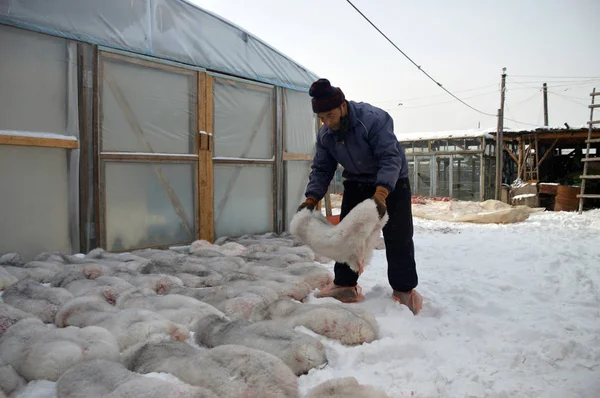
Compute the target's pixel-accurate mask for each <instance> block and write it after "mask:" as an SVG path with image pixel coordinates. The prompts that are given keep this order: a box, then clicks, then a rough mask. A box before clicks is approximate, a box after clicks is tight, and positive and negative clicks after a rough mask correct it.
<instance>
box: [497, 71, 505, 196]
mask: <svg viewBox="0 0 600 398" xmlns="http://www.w3.org/2000/svg"><path fill="white" fill-rule="evenodd" d="M505 92H506V68H502V85H501V89H500V109H498V131H497V132H496V200H500V199H501V198H502V174H503V168H504V167H503V166H504V159H503V155H504V98H505V96H504V94H505Z"/></svg>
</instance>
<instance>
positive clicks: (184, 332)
mask: <svg viewBox="0 0 600 398" xmlns="http://www.w3.org/2000/svg"><path fill="white" fill-rule="evenodd" d="M55 323H56V325H57V326H58V327H65V326H77V327H85V326H100V327H102V328H105V329H107V330H109V331H110V332H111V333H112V334H113V335H114V336H115V337H116V339H117V341H118V343H119V347H120V349H121V350H123V349H126V348H128V347H130V346H133V345H135V344H139V343H142V342H145V341H148V340H149V339H151V338H154V337H157V336H159V337H167V336H170V337H172V338H174V339H176V340H180V341H184V340H187V339H188V338H189V330H188V328H187V327H186V326H185V325H181V324H178V323H175V322H171V321H169V320H168V319H167V318H165V317H164V316H162V315H161V314H160V313H158V312H153V311H150V310H146V309H141V308H126V309H119V308H117V307H114V306H112V305H110V304H109V303H107V302H106V301H105V300H102V299H101V298H99V297H96V296H82V297H77V298H74V299H73V300H71V301H69V302H68V303H67V304H65V305H64V306H62V307H61V309H60V310H59V311H58V313H57V314H56V320H55Z"/></svg>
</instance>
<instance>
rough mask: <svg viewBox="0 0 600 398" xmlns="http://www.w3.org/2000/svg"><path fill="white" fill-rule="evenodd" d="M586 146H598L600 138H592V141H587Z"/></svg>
mask: <svg viewBox="0 0 600 398" xmlns="http://www.w3.org/2000/svg"><path fill="white" fill-rule="evenodd" d="M585 143H586V144H597V143H600V138H592V139H591V140H585Z"/></svg>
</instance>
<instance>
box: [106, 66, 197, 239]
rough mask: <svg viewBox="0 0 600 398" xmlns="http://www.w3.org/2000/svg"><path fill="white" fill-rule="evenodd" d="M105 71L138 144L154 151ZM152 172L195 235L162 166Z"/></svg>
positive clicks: (119, 88) (188, 228) (189, 229)
mask: <svg viewBox="0 0 600 398" xmlns="http://www.w3.org/2000/svg"><path fill="white" fill-rule="evenodd" d="M106 72H107V71H106V70H105V71H104V81H106V83H107V84H108V87H109V89H110V91H111V92H112V94H113V96H114V97H115V100H116V101H117V103H118V104H119V108H120V109H121V111H122V112H123V114H124V116H125V119H126V120H127V123H128V124H129V127H130V128H131V130H132V131H133V132H134V134H135V135H136V137H137V139H138V141H139V143H140V145H142V147H143V148H144V150H145V151H146V152H149V153H151V152H154V150H153V148H152V146H151V145H150V143H149V142H148V140H147V139H146V136H145V134H144V131H143V130H142V127H141V125H140V123H139V121H138V120H137V117H136V116H135V113H134V112H133V109H132V108H131V105H130V104H129V101H128V100H127V98H126V97H125V94H124V93H123V91H122V90H121V87H119V85H118V84H117V83H116V81H115V80H114V78H113V76H112V75H110V74H109V73H106ZM154 172H155V173H156V176H157V177H158V179H159V181H160V184H161V186H162V188H163V190H164V191H165V193H166V194H167V196H168V198H169V200H170V201H171V204H172V205H173V208H174V210H175V213H176V214H177V216H179V219H180V220H181V223H182V224H183V226H184V228H185V230H186V232H187V233H188V235H189V236H195V233H194V232H195V231H194V228H193V227H192V225H191V224H190V221H189V218H188V216H187V214H186V212H185V209H184V208H183V205H182V204H181V202H180V201H179V198H178V197H177V194H176V193H175V190H174V189H173V187H171V184H169V181H168V180H167V177H166V175H165V173H164V170H163V168H162V167H160V166H155V167H154Z"/></svg>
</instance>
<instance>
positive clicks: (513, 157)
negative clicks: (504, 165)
mask: <svg viewBox="0 0 600 398" xmlns="http://www.w3.org/2000/svg"><path fill="white" fill-rule="evenodd" d="M504 149H506V152H508V154H509V155H510V157H511V158H512V160H514V161H515V163H516V164H517V165H518V164H519V159H517V157H516V156H515V154H514V153H513V151H511V149H510V148H509V147H508V144H507V143H506V142H505V143H504Z"/></svg>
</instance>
